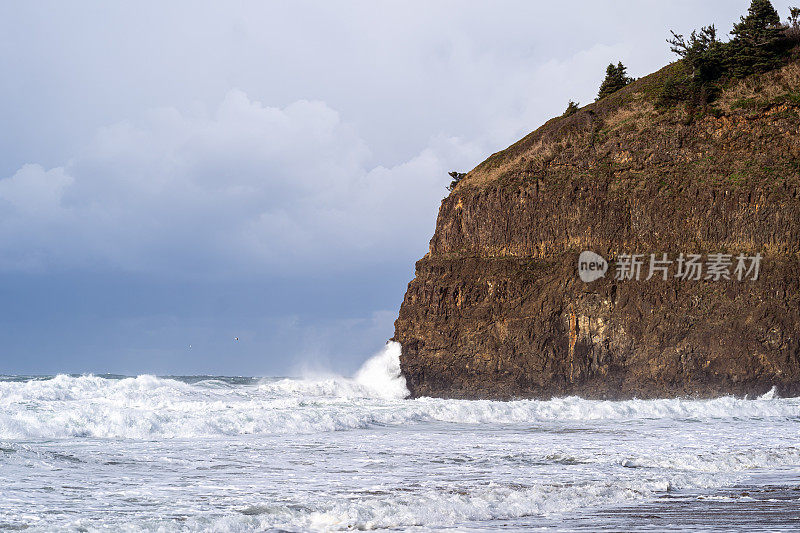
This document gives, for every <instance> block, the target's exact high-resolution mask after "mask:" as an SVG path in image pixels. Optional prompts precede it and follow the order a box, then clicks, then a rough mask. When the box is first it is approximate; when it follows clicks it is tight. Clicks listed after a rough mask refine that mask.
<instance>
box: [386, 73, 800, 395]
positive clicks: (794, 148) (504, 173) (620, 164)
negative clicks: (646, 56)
mask: <svg viewBox="0 0 800 533" xmlns="http://www.w3.org/2000/svg"><path fill="white" fill-rule="evenodd" d="M676 68H680V65H679V64H673V65H671V66H668V67H666V68H665V69H663V70H662V71H659V72H657V73H655V74H653V75H651V76H648V77H646V78H643V79H641V80H639V81H637V82H635V83H634V84H632V85H629V86H627V87H626V88H624V89H622V90H621V91H619V92H618V93H615V94H614V95H612V96H611V97H608V98H605V99H603V100H600V101H599V102H596V103H594V104H591V105H589V106H587V107H585V108H583V109H581V110H579V111H578V112H577V113H574V114H572V115H570V116H567V117H559V118H556V119H553V120H551V121H549V122H548V123H546V124H545V125H544V126H542V127H541V128H539V129H538V130H536V131H535V132H533V133H531V134H530V135H528V136H527V137H525V138H524V139H522V140H521V141H519V142H518V143H516V144H514V145H513V146H511V147H509V148H508V149H506V150H504V151H502V152H499V153H497V154H494V155H492V156H491V157H489V159H487V160H486V161H484V162H483V163H481V164H480V165H479V166H478V167H476V168H475V169H474V170H472V171H471V172H469V173H468V174H467V176H466V177H465V178H464V179H463V180H461V182H460V183H459V184H458V185H457V186H456V187H455V189H454V190H453V191H452V193H451V194H450V195H449V196H448V197H447V198H445V199H444V200H443V202H442V205H441V209H440V211H439V216H438V220H437V224H436V231H435V234H434V236H433V239H432V240H431V243H430V252H429V253H428V254H427V255H426V256H425V257H424V258H423V259H421V260H420V261H419V262H417V265H416V277H415V279H414V280H413V281H412V282H411V283H410V284H409V286H408V291H407V292H406V295H405V299H404V301H403V304H402V307H401V309H400V315H399V318H398V319H397V321H396V323H395V328H396V331H395V339H396V340H397V341H399V342H400V343H401V345H402V356H401V368H402V371H403V374H404V375H405V377H406V380H407V382H408V386H409V389H410V390H411V392H412V394H413V395H414V396H442V397H454V398H503V399H505V398H513V397H535V398H539V397H550V396H553V395H571V394H577V395H581V396H584V397H592V398H628V397H640V398H650V397H668V396H676V395H680V396H714V395H720V394H729V393H730V394H760V393H764V392H766V391H768V390H769V389H770V388H772V387H773V386H775V387H777V389H778V390H779V392H780V393H782V394H798V393H800V62H798V61H796V60H794V61H792V62H790V63H789V64H788V65H786V66H785V67H783V68H781V69H779V70H775V71H772V72H770V73H767V74H764V75H760V76H758V77H753V78H749V79H745V80H743V81H740V82H737V83H734V84H731V85H730V86H729V87H728V88H727V89H725V90H724V91H723V93H722V94H721V95H720V96H719V98H717V99H716V100H715V101H714V103H713V104H712V105H709V106H705V107H702V108H698V107H691V106H682V105H679V106H672V107H667V108H663V107H660V106H659V105H658V99H657V97H656V94H657V93H658V91H659V88H660V87H663V85H664V83H665V80H667V79H669V77H670V75H671V72H672V71H673V70H674V69H676ZM584 250H591V251H593V252H596V253H598V254H600V255H601V256H603V257H605V258H608V259H609V262H610V264H609V267H608V268H609V270H608V272H607V273H606V275H605V277H603V278H600V279H599V280H596V281H593V282H589V283H586V282H584V281H582V280H581V278H580V277H579V276H578V256H579V254H580V253H581V252H582V251H584ZM626 254H641V255H642V257H643V258H644V266H643V268H642V276H641V278H640V279H639V280H636V279H627V278H625V276H624V275H623V274H622V272H624V269H622V267H621V266H620V265H622V264H623V263H624V261H625V260H624V258H625V256H626ZM650 254H655V255H656V256H657V257H659V258H660V257H663V254H667V256H668V258H670V259H673V260H674V259H675V258H676V257H679V256H680V254H698V255H701V256H702V257H704V258H708V257H709V256H710V255H711V254H725V255H729V256H731V257H732V258H734V259H733V262H734V266H735V263H736V260H735V258H736V257H738V256H740V255H741V256H748V257H755V256H756V255H757V254H760V255H761V256H762V257H763V260H762V261H761V264H760V273H759V275H758V279H757V280H756V279H752V278H754V277H755V276H751V277H750V278H749V279H743V280H739V279H737V276H736V275H734V274H733V273H732V272H731V273H730V274H731V275H730V276H729V277H730V278H731V279H730V280H727V279H725V276H722V277H721V279H718V280H715V279H714V277H711V278H709V279H706V274H705V272H704V273H703V275H702V277H701V278H700V279H698V280H693V279H688V280H687V279H679V278H678V277H676V276H677V272H676V271H675V270H674V269H675V268H677V266H676V265H675V264H673V265H672V267H671V268H672V269H671V270H669V273H668V275H667V276H666V278H667V279H664V277H663V276H661V274H660V273H659V274H658V275H654V276H653V277H652V278H651V279H649V280H647V279H646V278H647V277H648V276H647V274H648V272H647V270H648V264H647V263H648V262H649V259H650ZM709 272H710V271H709ZM617 277H621V278H623V279H616V278H617Z"/></svg>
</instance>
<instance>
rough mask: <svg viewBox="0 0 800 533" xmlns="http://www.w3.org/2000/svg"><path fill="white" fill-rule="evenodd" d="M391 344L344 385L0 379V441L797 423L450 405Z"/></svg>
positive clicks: (782, 409) (716, 404)
mask: <svg viewBox="0 0 800 533" xmlns="http://www.w3.org/2000/svg"><path fill="white" fill-rule="evenodd" d="M407 394H408V393H407V390H406V387H405V380H404V378H403V377H402V376H401V375H400V369H399V345H397V344H396V343H388V344H387V345H386V347H385V348H384V349H383V350H382V351H381V352H380V353H378V354H377V355H376V356H374V357H373V358H371V359H370V360H369V361H367V362H366V363H365V364H364V365H363V366H362V368H361V369H360V370H359V371H358V372H357V373H356V375H355V377H353V378H341V377H333V378H327V379H281V380H264V381H262V382H260V383H258V384H254V385H242V386H236V387H233V386H230V385H229V384H225V383H224V382H220V381H204V382H200V383H195V384H188V383H185V382H181V381H178V380H174V379H164V378H158V377H154V376H139V377H136V378H124V379H107V378H103V377H98V376H80V377H70V376H63V375H62V376H57V377H55V378H52V379H43V380H29V381H21V382H20V381H4V382H0V439H19V438H65V437H75V436H79V437H102V438H134V439H146V438H151V437H166V438H200V437H214V436H218V435H248V434H253V435H258V434H291V433H314V432H328V431H341V430H351V429H363V428H369V427H373V426H376V425H406V424H419V423H428V422H445V423H452V424H537V423H546V422H556V421H562V422H567V421H576V422H577V421H584V422H590V421H595V422H602V421H641V420H687V421H707V420H741V419H758V420H760V419H784V420H795V421H796V420H800V400H798V399H780V398H773V397H772V395H764V396H762V397H761V398H759V399H756V400H746V399H738V398H733V397H724V398H717V399H713V400H685V399H668V400H630V401H621V402H615V401H591V400H583V399H580V398H576V397H570V398H555V399H552V400H548V401H536V400H520V401H511V402H495V401H457V400H441V399H431V398H421V399H417V400H403V398H405V397H406V396H407Z"/></svg>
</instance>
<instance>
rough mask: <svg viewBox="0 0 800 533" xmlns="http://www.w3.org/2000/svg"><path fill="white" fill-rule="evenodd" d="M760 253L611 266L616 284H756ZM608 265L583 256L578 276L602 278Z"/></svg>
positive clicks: (623, 261) (624, 258)
mask: <svg viewBox="0 0 800 533" xmlns="http://www.w3.org/2000/svg"><path fill="white" fill-rule="evenodd" d="M761 259H762V256H761V254H760V253H757V254H756V255H754V256H750V255H744V254H738V255H734V254H723V253H713V254H707V255H701V254H684V253H681V254H679V255H678V256H670V255H669V254H649V255H648V254H620V255H618V256H617V258H616V261H615V263H614V279H615V280H617V281H642V280H644V281H647V280H651V279H653V278H656V279H662V280H664V281H667V280H669V279H677V280H681V281H701V280H707V281H721V280H725V281H731V280H736V281H757V280H758V277H759V275H760V274H761ZM608 270H609V265H608V262H607V261H606V260H605V259H604V258H603V257H602V256H601V255H599V254H596V253H594V252H589V251H586V252H583V253H581V255H580V257H579V258H578V274H579V275H580V278H581V280H583V281H585V282H586V283H590V282H592V281H596V280H598V279H600V278H602V277H605V275H606V272H608Z"/></svg>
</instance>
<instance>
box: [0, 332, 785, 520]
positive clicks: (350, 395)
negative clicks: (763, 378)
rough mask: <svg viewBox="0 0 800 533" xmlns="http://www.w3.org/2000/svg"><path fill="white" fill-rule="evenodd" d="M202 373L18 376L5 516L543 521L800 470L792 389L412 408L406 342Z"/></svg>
mask: <svg viewBox="0 0 800 533" xmlns="http://www.w3.org/2000/svg"><path fill="white" fill-rule="evenodd" d="M187 381H190V380H180V379H166V378H158V377H154V376H139V377H136V378H124V379H107V378H104V377H99V376H80V377H71V376H57V377H55V378H51V379H28V380H6V381H0V477H2V479H3V480H6V481H10V482H6V483H3V484H0V501H2V502H4V505H2V506H0V527H25V528H28V530H31V531H37V530H42V531H51V530H65V529H66V530H70V529H71V530H79V529H81V530H87V531H106V530H114V531H117V530H129V531H140V530H146V531H209V530H210V531H262V530H270V529H282V530H289V531H301V530H302V531H305V530H314V531H327V530H352V529H384V528H386V529H391V528H398V529H407V528H412V527H421V526H425V527H444V528H457V529H462V530H465V529H466V530H468V529H470V528H472V527H476V528H478V529H492V528H494V527H496V526H498V525H503V524H504V523H505V522H506V521H511V522H512V523H517V524H522V525H521V526H520V529H524V527H523V526H529V525H536V524H539V525H541V524H542V523H545V522H541V520H546V519H550V518H552V517H556V518H553V519H554V520H561V519H563V517H564V516H568V515H564V513H565V512H569V513H570V515H571V514H574V513H583V512H589V511H588V510H590V509H592V508H594V507H596V506H599V505H615V504H620V503H625V504H635V503H636V502H642V501H646V500H648V499H651V498H656V497H658V496H659V495H664V494H666V493H667V492H674V491H690V492H691V491H695V492H697V491H700V492H701V493H702V494H707V495H709V497H715V496H714V492H713V491H714V490H716V488H718V487H729V486H733V485H734V484H736V483H738V482H740V481H741V480H743V479H747V477H748V476H750V475H751V474H753V473H760V474H764V473H766V474H770V473H773V474H775V473H777V474H775V475H778V476H779V478H780V477H781V476H784V477H785V476H786V475H787V472H791V471H793V469H795V470H796V469H800V443H798V442H797V439H796V435H797V428H798V424H800V400H799V399H793V398H778V397H776V395H775V394H774V392H773V393H769V394H766V395H763V396H761V397H759V398H756V399H749V400H748V399H740V398H733V397H724V398H717V399H713V400H686V399H669V400H631V401H621V402H614V401H590V400H584V399H580V398H575V397H570V398H555V399H552V400H548V401H535V400H520V401H511V402H494V401H459V400H442V399H433V398H420V399H415V400H410V399H405V398H406V396H407V390H406V387H405V382H404V380H403V378H402V376H401V375H400V371H399V346H398V345H396V344H394V343H389V344H387V346H386V347H385V348H384V349H383V350H382V351H381V352H380V353H378V354H376V356H375V357H373V358H371V359H370V360H369V361H367V362H366V363H365V364H364V365H363V366H362V368H361V369H360V370H359V371H358V372H357V373H356V374H355V375H354V376H353V377H351V378H345V377H337V376H328V377H317V378H311V377H309V378H305V379H264V380H261V381H257V382H256V381H235V380H225V379H206V380H203V381H199V382H195V383H189V382H187ZM704 491H705V492H704ZM709 491H710V492H709ZM76 502H78V503H77V504H76ZM108 509H113V510H115V511H114V512H109V511H107V510H108ZM53 510H56V511H57V512H55V513H54V512H53ZM116 511H119V513H118V514H115V513H116ZM173 517H178V518H173ZM558 517H562V518H558ZM537 520H539V522H537ZM500 521H502V522H500ZM423 529H424V528H423ZM512 529H514V528H512Z"/></svg>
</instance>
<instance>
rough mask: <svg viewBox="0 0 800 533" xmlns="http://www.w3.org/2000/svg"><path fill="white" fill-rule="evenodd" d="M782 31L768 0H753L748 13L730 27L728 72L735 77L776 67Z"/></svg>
mask: <svg viewBox="0 0 800 533" xmlns="http://www.w3.org/2000/svg"><path fill="white" fill-rule="evenodd" d="M785 31H786V27H784V26H782V25H781V17H780V15H778V12H777V11H776V10H775V8H774V7H773V5H772V2H770V0H753V1H752V3H751V4H750V9H748V10H747V16H744V17H741V21H740V22H739V23H737V24H734V26H733V30H732V31H731V36H732V38H731V42H730V55H729V62H730V63H729V68H730V72H731V74H732V75H733V76H734V77H737V78H738V77H743V76H747V75H750V74H753V73H756V72H764V71H767V70H770V69H773V68H775V67H777V66H778V65H779V61H780V57H781V55H782V54H781V50H780V49H781V47H782V46H783V44H785V43H784V32H785Z"/></svg>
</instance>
